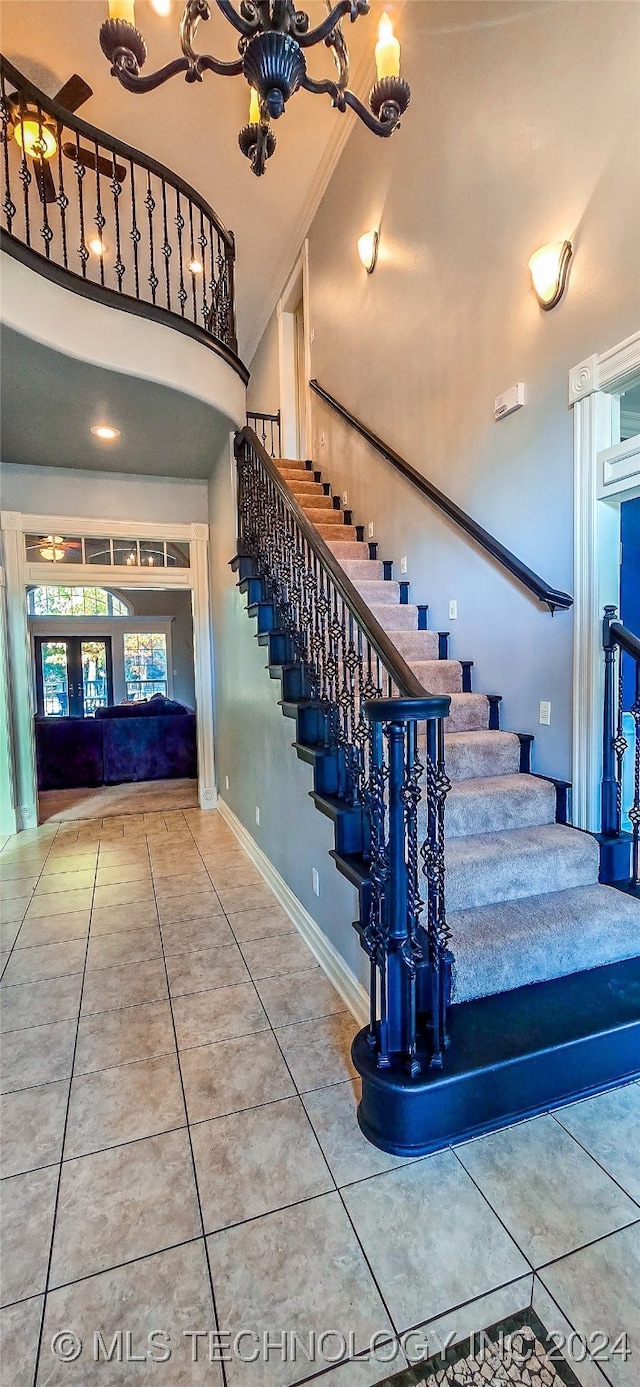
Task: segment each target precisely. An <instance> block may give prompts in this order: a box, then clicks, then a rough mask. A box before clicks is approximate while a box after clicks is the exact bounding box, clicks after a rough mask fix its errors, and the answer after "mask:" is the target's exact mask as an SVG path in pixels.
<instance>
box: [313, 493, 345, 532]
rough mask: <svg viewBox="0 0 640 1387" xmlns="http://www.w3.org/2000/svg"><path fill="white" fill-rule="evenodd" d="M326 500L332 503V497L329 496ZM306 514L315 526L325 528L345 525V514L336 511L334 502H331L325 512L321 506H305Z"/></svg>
mask: <svg viewBox="0 0 640 1387" xmlns="http://www.w3.org/2000/svg"><path fill="white" fill-rule="evenodd" d="M325 500H327V501H331V497H330V496H327V497H325ZM305 512H306V514H307V515H308V517H309V519H310V521H311V523H312V524H313V525H316V524H317V525H318V526H321V525H322V526H324V525H343V524H344V514H343V512H342V511H341V510H334V507H333V501H331V505H330V506H329V507H328V508H327V509H326V510H323V509H322V507H321V506H315V505H313V506H305Z"/></svg>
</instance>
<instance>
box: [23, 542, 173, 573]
mask: <svg viewBox="0 0 640 1387" xmlns="http://www.w3.org/2000/svg"><path fill="white" fill-rule="evenodd" d="M25 544H26V547H27V562H28V563H38V564H40V563H53V564H61V563H63V564H68V563H96V564H103V565H106V566H107V567H109V568H111V567H114V566H115V567H116V568H124V567H127V568H188V567H189V562H190V559H189V544H188V542H187V543H179V542H178V541H177V540H164V539H108V538H106V537H105V538H104V539H101V538H97V539H94V538H89V537H87V538H86V539H85V538H83V537H82V536H78V538H77V539H76V538H74V539H69V538H68V537H65V536H64V535H54V534H50V535H25Z"/></svg>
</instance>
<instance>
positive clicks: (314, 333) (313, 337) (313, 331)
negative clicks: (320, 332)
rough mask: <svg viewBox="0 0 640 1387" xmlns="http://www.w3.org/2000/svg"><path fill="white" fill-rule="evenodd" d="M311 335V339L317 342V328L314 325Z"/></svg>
mask: <svg viewBox="0 0 640 1387" xmlns="http://www.w3.org/2000/svg"><path fill="white" fill-rule="evenodd" d="M309 337H310V339H311V341H312V342H315V340H316V330H315V328H314V327H312V329H311V332H310V333H309Z"/></svg>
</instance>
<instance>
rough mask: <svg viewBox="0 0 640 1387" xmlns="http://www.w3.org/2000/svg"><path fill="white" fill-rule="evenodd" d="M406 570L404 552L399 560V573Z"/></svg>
mask: <svg viewBox="0 0 640 1387" xmlns="http://www.w3.org/2000/svg"><path fill="white" fill-rule="evenodd" d="M406 571H407V556H406V554H405V556H404V558H403V559H401V560H400V572H401V573H406Z"/></svg>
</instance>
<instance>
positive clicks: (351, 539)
mask: <svg viewBox="0 0 640 1387" xmlns="http://www.w3.org/2000/svg"><path fill="white" fill-rule="evenodd" d="M336 514H338V512H336ZM316 529H317V531H318V534H319V535H320V536H321V537H322V539H326V540H334V539H335V537H336V531H338V533H339V535H340V539H341V541H343V542H344V541H345V540H346V541H347V542H348V543H350V544H353V545H354V546H355V543H356V540H357V534H356V527H355V525H341V526H340V527H338V526H337V525H323V524H322V523H321V524H319V525H316ZM332 547H333V546H332Z"/></svg>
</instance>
